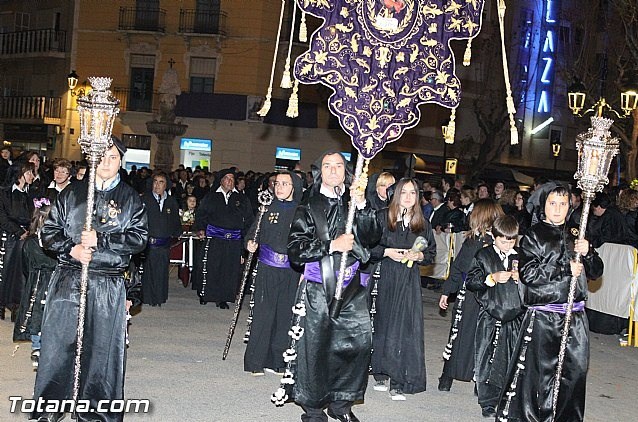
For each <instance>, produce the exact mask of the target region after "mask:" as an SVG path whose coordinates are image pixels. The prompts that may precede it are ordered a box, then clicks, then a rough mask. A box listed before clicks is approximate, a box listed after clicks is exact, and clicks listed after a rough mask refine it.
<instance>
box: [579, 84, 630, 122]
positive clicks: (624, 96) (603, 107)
mask: <svg viewBox="0 0 638 422" xmlns="http://www.w3.org/2000/svg"><path fill="white" fill-rule="evenodd" d="M567 91H568V92H567V101H568V103H569V108H570V109H571V110H572V113H574V115H576V116H580V117H583V116H585V115H586V114H588V113H594V112H595V113H596V116H598V117H601V116H602V115H603V112H604V111H610V112H612V113H614V114H615V115H616V116H617V117H618V118H621V119H622V118H624V117H627V116H629V114H630V113H631V111H632V110H633V109H635V108H636V106H638V89H636V87H633V86H628V87H627V88H626V89H625V90H623V92H621V93H620V108H621V110H622V112H623V114H621V113H618V112H617V111H616V110H614V109H613V108H612V107H611V105H609V104H608V103H607V100H606V99H605V98H604V97H602V96H601V97H600V98H599V99H598V101H596V103H594V105H593V106H591V107H590V108H588V109H587V110H585V111H584V112H582V113H581V112H580V111H581V110H582V109H583V108H585V99H586V98H587V94H585V85H583V83H582V82H581V81H580V80H578V79H576V80H575V81H574V83H573V84H572V85H570V87H569V88H567Z"/></svg>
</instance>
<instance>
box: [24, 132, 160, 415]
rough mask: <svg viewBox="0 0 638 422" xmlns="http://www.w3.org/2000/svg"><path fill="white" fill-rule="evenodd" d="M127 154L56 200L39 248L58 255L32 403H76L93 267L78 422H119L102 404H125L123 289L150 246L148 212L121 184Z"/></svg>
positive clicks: (115, 154)
mask: <svg viewBox="0 0 638 422" xmlns="http://www.w3.org/2000/svg"><path fill="white" fill-rule="evenodd" d="M124 151H125V149H124V146H123V145H121V144H119V143H116V144H115V145H114V146H113V147H112V148H110V149H109V150H107V151H106V154H105V155H104V156H103V157H102V160H101V161H100V164H99V165H98V166H97V169H96V181H95V185H93V186H89V184H88V183H74V184H72V185H70V186H69V187H67V188H66V189H65V190H64V191H63V192H62V193H61V194H60V195H59V196H58V198H57V200H56V202H55V204H54V205H53V208H52V209H51V212H50V214H49V218H48V219H47V220H46V222H45V223H44V226H43V227H42V232H41V235H42V244H43V246H44V247H45V248H46V249H49V250H51V251H53V252H55V253H57V254H58V265H57V267H56V269H55V272H54V275H53V277H52V279H51V282H50V284H49V291H48V293H47V303H46V306H45V308H44V316H43V317H42V348H41V349H40V364H39V367H38V373H37V376H36V379H35V392H34V399H35V400H45V401H46V400H70V399H72V397H73V381H74V361H75V351H76V342H77V334H76V333H77V325H78V311H79V301H80V294H79V290H80V282H81V273H82V265H85V264H86V265H88V270H89V277H88V290H87V296H86V314H85V329H84V336H83V347H82V355H81V368H80V374H79V395H78V400H87V401H88V403H89V407H90V408H91V409H93V410H92V411H88V412H79V413H77V420H78V421H82V422H84V421H95V420H99V421H103V422H107V421H109V422H111V421H122V420H123V413H122V412H109V411H103V410H100V409H99V406H98V402H99V401H100V400H122V399H123V398H124V371H125V350H126V346H125V336H126V289H125V284H124V283H125V281H124V272H125V271H126V270H127V269H128V268H129V263H130V258H131V255H132V254H136V253H139V252H141V251H142V250H143V249H144V246H145V244H146V240H147V234H148V229H147V221H146V211H145V210H144V205H143V204H142V201H141V200H140V197H139V195H138V194H137V192H135V190H133V188H131V187H130V186H129V185H127V184H126V183H124V182H122V181H121V180H120V176H119V168H120V164H121V155H120V154H122V155H123V154H124ZM89 189H95V213H94V214H93V222H92V230H90V231H87V230H84V223H85V216H86V210H87V196H88V193H89V192H88V190H89ZM50 412H51V410H47V407H44V408H43V409H42V408H36V410H34V411H33V412H32V414H31V417H32V418H34V419H39V418H44V420H53V421H57V420H59V419H60V418H61V417H63V416H64V415H61V414H59V413H50Z"/></svg>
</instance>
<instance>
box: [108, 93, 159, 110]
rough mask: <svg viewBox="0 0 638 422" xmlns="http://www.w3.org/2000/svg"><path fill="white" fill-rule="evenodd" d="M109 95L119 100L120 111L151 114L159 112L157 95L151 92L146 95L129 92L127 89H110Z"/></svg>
mask: <svg viewBox="0 0 638 422" xmlns="http://www.w3.org/2000/svg"><path fill="white" fill-rule="evenodd" d="M111 93H112V94H113V96H114V97H115V98H117V99H118V100H120V110H122V111H141V112H145V113H153V112H157V111H159V93H158V92H157V91H153V92H152V93H151V94H150V95H149V94H148V93H145V92H142V91H138V90H132V91H131V90H130V89H129V88H118V87H115V88H113V89H111Z"/></svg>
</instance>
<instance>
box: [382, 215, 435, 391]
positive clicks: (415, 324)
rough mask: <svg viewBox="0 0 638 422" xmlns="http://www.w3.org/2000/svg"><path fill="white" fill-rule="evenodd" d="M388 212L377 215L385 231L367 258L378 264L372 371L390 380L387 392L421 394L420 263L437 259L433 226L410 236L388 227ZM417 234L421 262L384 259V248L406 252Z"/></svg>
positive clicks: (400, 228)
mask: <svg viewBox="0 0 638 422" xmlns="http://www.w3.org/2000/svg"><path fill="white" fill-rule="evenodd" d="M387 219H388V210H387V209H385V210H384V211H383V212H380V213H379V221H380V223H381V225H382V227H383V228H384V231H383V236H382V237H381V241H380V242H379V245H378V246H376V247H375V248H374V249H373V250H372V258H373V259H374V260H376V261H380V262H379V264H377V265H379V281H378V283H377V289H376V290H377V297H376V303H375V309H376V313H375V314H374V334H373V336H372V349H373V352H372V373H373V374H375V375H387V376H389V377H390V388H392V389H400V390H401V391H402V392H403V393H407V394H415V393H420V392H422V391H425V386H426V373H425V343H424V341H423V337H424V335H423V299H422V297H421V275H420V273H419V265H428V264H431V263H432V262H433V261H434V257H435V256H436V242H435V240H434V235H433V234H432V227H431V226H430V223H429V222H428V221H427V220H426V221H425V227H424V229H423V230H422V231H421V232H419V233H413V232H412V231H411V230H410V228H409V227H407V228H406V227H404V226H403V224H402V223H401V222H398V223H397V226H396V229H395V231H391V230H390V229H389V228H388V225H387ZM417 236H423V237H424V238H425V240H426V241H427V247H426V248H425V250H423V261H420V262H415V264H416V265H413V266H412V268H408V266H407V264H402V263H401V262H396V261H394V260H392V259H390V258H387V257H386V258H383V254H384V252H385V249H386V248H398V249H410V248H411V247H412V245H413V244H414V240H415V239H416V238H417Z"/></svg>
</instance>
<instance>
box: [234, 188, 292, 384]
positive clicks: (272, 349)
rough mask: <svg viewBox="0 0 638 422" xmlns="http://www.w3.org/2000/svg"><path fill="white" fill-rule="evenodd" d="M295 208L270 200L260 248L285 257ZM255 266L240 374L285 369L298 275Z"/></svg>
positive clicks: (251, 233) (260, 264)
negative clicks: (250, 311)
mask: <svg viewBox="0 0 638 422" xmlns="http://www.w3.org/2000/svg"><path fill="white" fill-rule="evenodd" d="M293 177H297V176H293ZM296 208H297V202H292V201H290V202H283V201H278V200H275V201H273V203H272V204H271V205H270V206H269V207H268V211H267V212H266V213H265V214H264V216H263V217H262V220H261V224H260V228H259V236H258V238H257V240H256V242H257V243H258V244H259V245H260V247H263V246H264V245H267V246H268V247H269V248H270V249H272V250H273V251H275V252H277V253H279V254H284V255H287V254H288V233H289V232H290V225H291V224H292V219H293V217H294V215H295V210H296ZM256 229H257V221H255V223H253V225H252V227H251V228H250V230H249V231H248V235H247V236H246V239H251V240H253V239H254V238H255V230H256ZM256 255H259V251H257V252H256ZM256 266H257V267H256V269H255V271H256V276H255V279H254V286H253V289H254V292H253V299H252V301H253V302H254V307H253V309H252V324H251V327H250V337H249V340H248V344H247V345H246V353H245V354H244V371H249V372H253V371H254V372H261V371H262V370H263V369H264V368H271V369H275V370H276V369H282V368H284V367H285V363H284V358H283V353H284V351H285V350H286V349H287V348H288V343H289V338H288V330H289V329H290V321H291V320H292V307H293V305H294V304H295V293H296V291H297V285H298V284H299V275H300V274H299V273H298V272H296V271H295V270H293V269H292V268H277V267H272V266H269V265H267V264H265V263H263V262H261V261H260V260H258V262H257V263H256Z"/></svg>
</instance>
